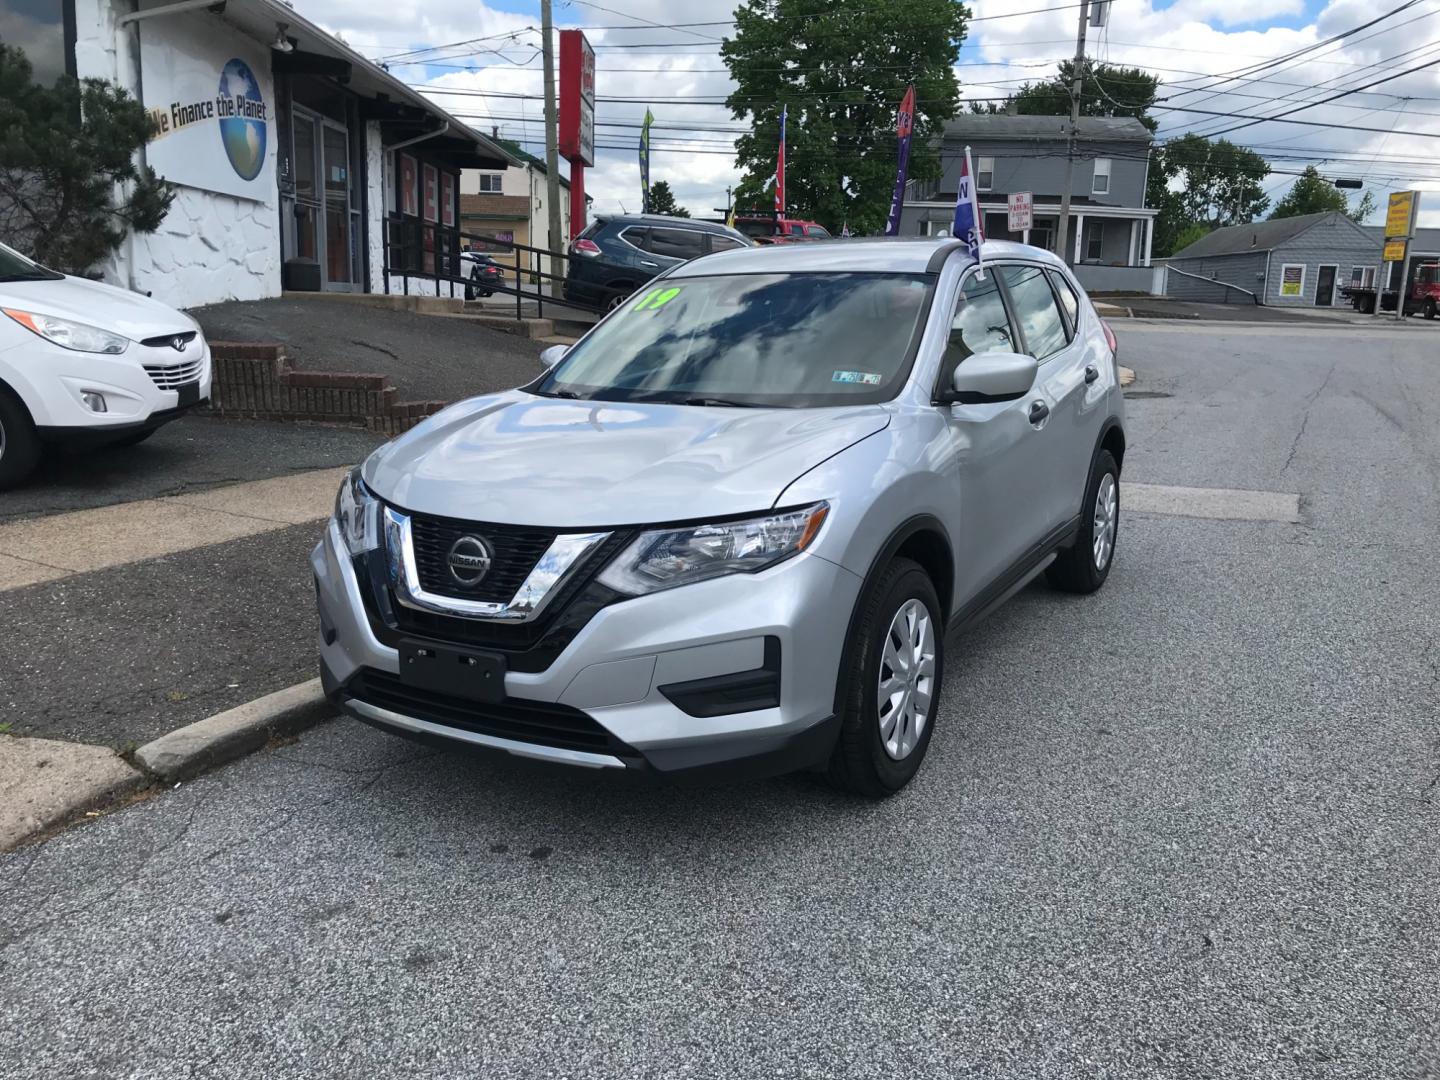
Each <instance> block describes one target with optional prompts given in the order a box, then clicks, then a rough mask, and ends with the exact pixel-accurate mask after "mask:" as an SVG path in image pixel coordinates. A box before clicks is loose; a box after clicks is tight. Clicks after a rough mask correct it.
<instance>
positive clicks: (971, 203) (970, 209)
mask: <svg viewBox="0 0 1440 1080" xmlns="http://www.w3.org/2000/svg"><path fill="white" fill-rule="evenodd" d="M974 176H975V173H974V172H973V171H972V170H971V168H970V147H968V146H967V147H965V157H964V158H963V159H962V160H961V162H960V183H958V184H957V185H956V186H955V223H954V225H953V226H951V229H950V235H951V236H953V237H955V239H957V240H964V241H965V246H966V248H967V249H968V250H969V252H970V255H971V257H973V258H974V260H975V262H976V263H977V264H979V266H980V276H981V277H984V275H985V265H984V263H981V262H980V245H981V243H982V242H983V241H984V239H985V238H984V236H982V235H981V229H980V206H979V204H978V203H977V202H976V201H975V180H974Z"/></svg>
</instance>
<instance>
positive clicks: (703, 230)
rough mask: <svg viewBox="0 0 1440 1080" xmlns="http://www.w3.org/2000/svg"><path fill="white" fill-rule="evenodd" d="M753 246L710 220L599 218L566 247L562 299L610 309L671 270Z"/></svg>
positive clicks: (648, 216) (657, 216)
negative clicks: (702, 256)
mask: <svg viewBox="0 0 1440 1080" xmlns="http://www.w3.org/2000/svg"><path fill="white" fill-rule="evenodd" d="M752 246H753V245H752V244H751V242H750V240H749V239H748V238H747V237H746V236H745V235H744V234H743V233H741V232H737V231H736V230H735V229H732V228H730V227H729V226H727V225H721V224H719V223H718V222H713V221H692V220H690V219H689V218H677V217H667V216H664V215H660V214H626V215H621V216H617V217H597V218H596V219H595V221H594V222H593V223H591V225H590V227H589V228H588V229H586V230H585V231H584V232H583V233H581V234H580V235H579V236H578V237H576V239H575V242H574V243H573V244H571V245H570V259H569V260H568V261H569V264H570V265H569V267H568V269H567V271H566V277H565V299H566V300H572V301H574V302H575V303H577V304H587V305H589V304H593V305H595V306H596V307H600V308H603V309H604V310H606V311H608V310H610V309H612V308H616V307H619V306H620V304H622V303H624V301H625V298H626V297H627V296H629V295H630V294H631V293H633V292H634V291H635V290H636V289H638V288H640V286H642V285H644V284H645V283H646V282H647V281H649V280H650V279H651V278H653V277H655V276H656V275H658V274H662V273H664V272H665V271H666V270H669V269H670V268H671V267H672V266H678V265H679V264H680V263H683V262H688V261H689V260H690V259H698V258H699V257H700V256H701V255H708V254H709V253H710V252H712V251H729V250H731V249H733V248H742V247H752Z"/></svg>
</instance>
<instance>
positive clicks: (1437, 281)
mask: <svg viewBox="0 0 1440 1080" xmlns="http://www.w3.org/2000/svg"><path fill="white" fill-rule="evenodd" d="M1340 295H1342V296H1344V297H1345V299H1347V300H1349V301H1350V306H1351V307H1353V308H1354V309H1355V310H1356V311H1359V312H1361V313H1363V314H1365V315H1369V314H1372V313H1373V312H1374V311H1375V304H1376V303H1377V302H1378V303H1379V304H1380V310H1381V311H1394V310H1395V300H1396V296H1397V293H1396V290H1394V289H1385V290H1383V291H1379V292H1377V290H1376V289H1375V287H1374V286H1373V285H1346V286H1344V287H1342V288H1341V290H1340ZM1437 312H1440V263H1421V264H1420V265H1419V266H1417V267H1416V268H1415V277H1414V279H1413V280H1412V281H1411V282H1410V291H1409V292H1407V293H1406V294H1405V314H1406V315H1424V316H1425V318H1427V319H1433V318H1435V316H1436V313H1437Z"/></svg>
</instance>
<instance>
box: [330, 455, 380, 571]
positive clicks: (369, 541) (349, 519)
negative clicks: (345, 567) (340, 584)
mask: <svg viewBox="0 0 1440 1080" xmlns="http://www.w3.org/2000/svg"><path fill="white" fill-rule="evenodd" d="M335 521H336V523H337V524H338V525H339V526H340V535H341V536H342V537H343V538H344V540H345V548H346V550H348V551H349V552H350V554H351V555H352V556H354V555H363V554H364V553H365V552H367V551H373V550H374V549H375V548H377V547H379V546H380V500H379V499H377V498H375V496H374V495H371V494H370V489H369V488H367V487H366V486H365V482H364V481H363V480H361V479H360V467H359V466H356V467H355V468H354V469H352V470H351V471H350V475H348V476H347V477H345V480H344V482H343V483H341V485H340V491H339V493H338V494H337V495H336V496H335Z"/></svg>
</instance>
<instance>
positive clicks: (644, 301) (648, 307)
mask: <svg viewBox="0 0 1440 1080" xmlns="http://www.w3.org/2000/svg"><path fill="white" fill-rule="evenodd" d="M679 295H680V289H679V287H678V286H673V287H671V288H669V289H651V290H650V291H649V292H648V293H646V294H645V295H644V296H643V297H642V298H641V299H640V303H638V304H636V305H635V310H636V311H658V310H659V309H660V308H662V307H664V306H665V305H666V304H668V303H669V302H670V301H671V300H674V299H675V297H677V296H679Z"/></svg>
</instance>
